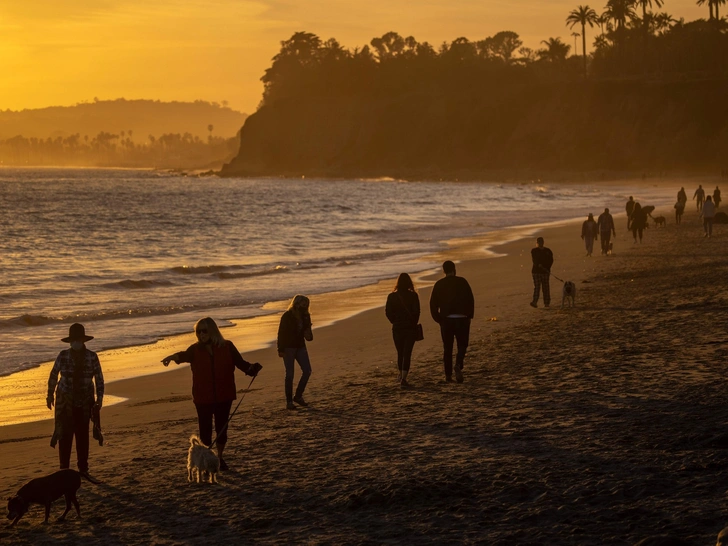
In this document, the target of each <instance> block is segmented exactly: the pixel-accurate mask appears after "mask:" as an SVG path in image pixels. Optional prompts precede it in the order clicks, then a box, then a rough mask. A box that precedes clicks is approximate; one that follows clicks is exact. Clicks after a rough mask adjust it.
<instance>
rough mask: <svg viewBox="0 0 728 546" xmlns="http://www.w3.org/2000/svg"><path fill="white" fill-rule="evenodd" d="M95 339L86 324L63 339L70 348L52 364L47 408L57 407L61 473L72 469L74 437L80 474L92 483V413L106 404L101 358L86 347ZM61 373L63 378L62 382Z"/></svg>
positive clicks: (55, 438)
mask: <svg viewBox="0 0 728 546" xmlns="http://www.w3.org/2000/svg"><path fill="white" fill-rule="evenodd" d="M92 339H93V336H87V335H86V329H85V328H84V326H83V324H78V323H76V324H72V325H71V327H70V328H69V330H68V337H64V338H63V339H62V340H61V341H62V342H63V343H69V344H70V345H71V346H70V348H68V349H65V350H63V351H61V352H60V353H59V355H58V357H57V358H56V361H55V362H54V364H53V368H52V369H51V374H50V377H49V378H48V396H47V397H46V405H47V406H48V409H51V408H53V406H54V405H55V407H56V410H55V418H56V420H55V430H54V431H53V438H51V447H55V446H56V443H58V457H59V459H60V463H61V470H63V469H66V468H69V466H70V463H71V447H72V444H73V438H74V437H75V438H76V457H77V464H78V471H79V472H80V473H81V474H82V475H83V476H84V477H86V478H87V479H88V480H89V481H91V482H93V483H98V482H97V481H96V480H94V479H93V478H91V477H90V476H89V473H88V451H89V439H88V428H89V422H90V421H91V416H92V414H95V415H96V416H98V412H99V410H100V409H101V405H102V404H103V401H104V374H103V373H102V371H101V363H100V362H99V357H98V355H97V354H96V353H95V352H93V351H90V350H88V349H87V348H86V342H87V341H91V340H92ZM58 374H60V375H61V380H60V382H59V381H58ZM94 382H95V383H96V385H95V386H96V399H95V400H94Z"/></svg>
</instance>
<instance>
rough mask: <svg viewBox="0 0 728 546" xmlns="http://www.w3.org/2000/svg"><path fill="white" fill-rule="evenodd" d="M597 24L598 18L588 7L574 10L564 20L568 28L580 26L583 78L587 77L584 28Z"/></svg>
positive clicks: (579, 7)
mask: <svg viewBox="0 0 728 546" xmlns="http://www.w3.org/2000/svg"><path fill="white" fill-rule="evenodd" d="M598 22H599V16H598V15H597V12H596V11H594V10H593V9H592V8H590V7H589V6H578V7H577V8H576V9H574V10H572V11H571V13H569V16H568V17H567V18H566V24H567V25H568V26H569V28H574V26H575V25H581V46H582V53H583V54H584V77H586V75H587V69H586V26H587V25H589V26H590V27H594V25H595V24H597V23H598ZM574 50H576V42H574Z"/></svg>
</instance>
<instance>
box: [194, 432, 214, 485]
mask: <svg viewBox="0 0 728 546" xmlns="http://www.w3.org/2000/svg"><path fill="white" fill-rule="evenodd" d="M218 472H220V459H219V458H218V457H217V455H215V453H213V451H212V450H211V449H210V448H209V447H207V446H206V445H205V444H203V443H202V442H201V441H200V439H199V438H198V437H197V436H196V435H194V434H193V435H192V436H190V450H189V452H188V453H187V481H190V482H191V481H192V475H193V473H194V474H195V477H196V481H197V483H200V481H205V480H204V476H203V474H207V475H208V476H209V477H210V483H217V473H218Z"/></svg>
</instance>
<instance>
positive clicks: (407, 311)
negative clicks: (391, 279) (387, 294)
mask: <svg viewBox="0 0 728 546" xmlns="http://www.w3.org/2000/svg"><path fill="white" fill-rule="evenodd" d="M396 294H397V297H398V298H399V301H400V302H401V303H402V307H404V310H405V312H406V313H407V314H408V315H409V317H410V319H411V320H412V322H414V318H415V317H414V316H413V315H412V313H411V312H410V310H409V309H407V304H406V303H405V302H404V298H403V297H402V294H400V293H399V291H397V292H396Z"/></svg>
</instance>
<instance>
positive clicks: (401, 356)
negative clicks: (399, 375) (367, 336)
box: [392, 328, 417, 372]
mask: <svg viewBox="0 0 728 546" xmlns="http://www.w3.org/2000/svg"><path fill="white" fill-rule="evenodd" d="M415 337H417V332H416V331H415V330H413V329H411V328H405V329H404V330H392V338H394V346H395V347H396V348H397V369H398V370H399V371H400V372H401V371H405V372H408V371H409V369H410V361H411V360H412V349H414V348H415Z"/></svg>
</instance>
